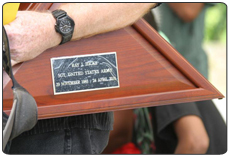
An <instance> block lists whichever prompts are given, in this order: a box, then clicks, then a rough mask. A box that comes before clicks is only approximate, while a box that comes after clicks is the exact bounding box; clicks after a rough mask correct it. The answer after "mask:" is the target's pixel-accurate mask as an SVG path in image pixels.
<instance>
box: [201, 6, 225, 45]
mask: <svg viewBox="0 0 230 157" xmlns="http://www.w3.org/2000/svg"><path fill="white" fill-rule="evenodd" d="M226 18H227V6H226V4H224V3H216V5H214V6H212V7H210V8H208V9H207V12H206V18H205V37H204V40H205V41H206V42H208V41H220V42H223V43H226V33H227V31H226Z"/></svg>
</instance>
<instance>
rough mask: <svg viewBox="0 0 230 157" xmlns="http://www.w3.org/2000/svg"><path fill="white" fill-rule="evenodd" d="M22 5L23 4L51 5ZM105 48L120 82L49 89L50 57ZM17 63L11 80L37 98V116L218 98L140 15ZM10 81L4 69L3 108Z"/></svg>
mask: <svg viewBox="0 0 230 157" xmlns="http://www.w3.org/2000/svg"><path fill="white" fill-rule="evenodd" d="M24 5H27V7H26V6H25V7H24V8H23V7H22V6H21V8H22V9H23V10H25V9H26V8H28V6H30V7H31V6H34V7H35V8H36V9H35V10H39V8H42V9H49V8H51V6H52V4H50V3H39V4H31V5H29V4H27V3H25V4H24ZM30 9H31V8H30ZM32 9H33V7H32ZM105 52H116V53H117V62H118V73H119V81H120V88H116V89H104V90H97V91H87V92H80V93H71V94H63V95H54V92H53V83H52V75H51V63H50V58H52V57H61V56H74V55H82V54H97V53H105ZM16 68H17V69H16ZM16 68H14V70H15V71H16V70H17V71H16V72H15V78H16V80H17V81H18V82H19V83H20V84H21V85H22V86H23V87H24V88H26V89H27V90H28V91H29V92H30V94H31V95H32V96H33V97H34V98H35V100H36V102H37V105H38V117H39V119H45V118H53V117H63V116H70V115H80V114H89V113H97V112H107V111H116V110H125V109H133V108H139V107H147V106H159V105H167V104H175V103H182V102H193V101H201V100H208V99H214V98H223V95H222V94H221V93H220V92H219V91H217V90H216V89H215V87H213V86H212V85H211V84H210V83H209V82H208V81H207V80H206V79H205V78H204V77H203V76H202V75H201V74H200V73H199V72H198V71H197V70H196V69H194V68H193V67H192V66H191V65H190V64H189V63H188V62H187V61H186V60H185V59H184V58H183V57H182V56H181V55H180V54H179V53H178V52H177V51H176V50H175V49H174V48H173V47H172V46H171V45H170V44H168V43H167V42H166V41H165V40H164V39H163V38H162V37H161V36H160V35H159V34H158V33H157V32H156V31H155V30H154V29H153V28H152V27H151V26H149V25H148V24H147V23H146V22H145V21H144V20H143V19H141V20H139V21H138V22H136V23H135V24H134V25H133V26H129V27H126V28H124V29H120V30H117V31H113V32H109V33H105V34H101V35H96V36H94V37H91V38H87V39H83V40H80V41H74V42H68V43H66V44H64V45H60V46H58V47H55V48H52V49H49V50H47V51H45V52H44V53H42V54H41V55H40V56H38V57H37V58H35V59H33V60H31V61H28V62H24V63H22V64H21V65H20V66H18V67H16ZM11 86H12V84H11V81H10V79H9V78H7V76H6V74H5V73H3V88H4V89H3V110H4V111H5V112H6V113H8V114H9V112H10V109H11V106H12V102H13V100H12V99H13V93H12V89H11Z"/></svg>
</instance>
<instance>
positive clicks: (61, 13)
mask: <svg viewBox="0 0 230 157" xmlns="http://www.w3.org/2000/svg"><path fill="white" fill-rule="evenodd" d="M52 14H53V16H54V17H55V19H57V18H61V17H64V16H66V12H65V11H64V10H61V9H58V10H54V11H52Z"/></svg>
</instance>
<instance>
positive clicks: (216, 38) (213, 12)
mask: <svg viewBox="0 0 230 157" xmlns="http://www.w3.org/2000/svg"><path fill="white" fill-rule="evenodd" d="M226 16H227V6H226V5H225V4H224V3H217V4H216V5H215V6H213V7H210V8H208V10H207V12H206V17H205V39H204V44H203V48H204V49H205V51H206V53H207V55H208V61H209V76H208V77H209V81H210V82H211V83H212V84H213V85H214V86H215V87H216V88H217V89H218V90H219V91H220V92H221V93H222V94H223V95H224V96H225V98H224V99H221V100H218V99H215V100H213V101H214V103H215V104H216V106H217V108H218V109H219V111H220V112H221V114H222V116H223V118H224V120H225V122H226V108H227V107H226V89H227V85H226V77H227V75H226V74H227V69H226V67H227V66H226V60H227V56H226V52H227V51H226V42H227V40H226V38H227V36H226V34H227V30H226V29H227V28H226V25H227V24H226V18H227V17H226Z"/></svg>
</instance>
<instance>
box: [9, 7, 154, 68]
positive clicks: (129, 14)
mask: <svg viewBox="0 0 230 157" xmlns="http://www.w3.org/2000/svg"><path fill="white" fill-rule="evenodd" d="M155 5H156V4H155V3H127V4H125V3H63V4H61V5H60V6H59V9H63V10H65V11H66V12H67V14H68V15H69V16H70V17H71V18H72V19H73V20H74V22H75V27H74V33H73V37H72V40H78V39H81V38H86V37H89V36H93V35H96V34H100V33H105V32H109V31H113V30H117V29H119V28H123V27H125V26H127V25H131V24H132V23H134V22H135V21H136V20H138V19H139V18H141V17H142V16H143V15H144V14H145V13H146V12H147V11H149V9H150V8H151V7H154V6H155ZM55 24H56V20H55V18H54V17H53V15H52V14H51V12H42V13H40V12H33V11H32V12H30V11H29V12H28V11H20V12H18V14H17V18H16V19H15V20H14V21H13V22H12V23H10V24H8V25H5V28H6V31H7V34H8V37H9V41H10V49H11V59H12V65H15V64H17V63H20V62H24V61H27V60H31V59H33V58H35V57H36V56H38V55H40V54H41V53H42V52H44V51H45V50H47V49H49V48H51V47H55V46H57V45H59V44H60V42H61V40H62V37H61V35H60V34H59V33H57V32H56V31H55Z"/></svg>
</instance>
